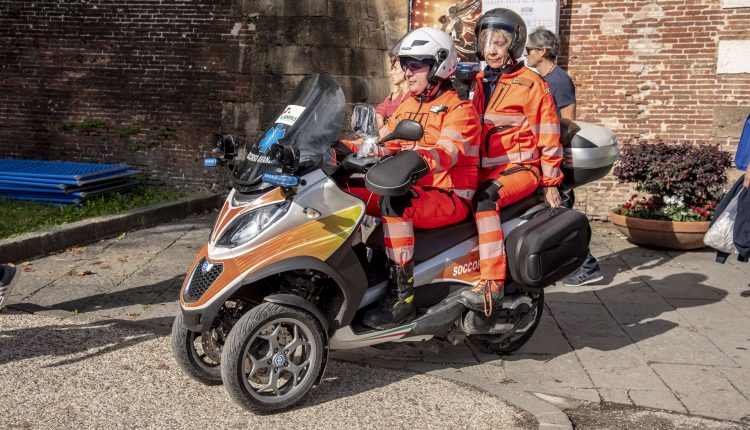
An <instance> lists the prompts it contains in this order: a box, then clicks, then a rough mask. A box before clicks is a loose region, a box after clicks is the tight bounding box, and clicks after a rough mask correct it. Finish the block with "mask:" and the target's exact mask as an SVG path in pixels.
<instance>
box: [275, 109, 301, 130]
mask: <svg viewBox="0 0 750 430" xmlns="http://www.w3.org/2000/svg"><path fill="white" fill-rule="evenodd" d="M304 111H305V108H304V106H297V105H288V106H287V107H286V109H284V111H283V112H281V115H280V116H279V119H277V120H276V124H286V125H294V123H295V122H297V120H298V119H299V117H300V116H302V112H304Z"/></svg>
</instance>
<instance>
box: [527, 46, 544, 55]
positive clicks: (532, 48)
mask: <svg viewBox="0 0 750 430" xmlns="http://www.w3.org/2000/svg"><path fill="white" fill-rule="evenodd" d="M542 49H544V48H534V47H533V46H531V47H530V46H527V47H526V48H525V49H524V50H525V51H526V54H531V51H541V50H542Z"/></svg>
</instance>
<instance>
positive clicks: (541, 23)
mask: <svg viewBox="0 0 750 430" xmlns="http://www.w3.org/2000/svg"><path fill="white" fill-rule="evenodd" d="M497 7H504V8H508V9H512V10H514V11H516V12H518V14H519V15H521V17H522V18H523V20H524V21H525V22H526V30H527V31H528V32H529V33H531V32H532V31H534V30H536V29H537V28H539V27H544V28H546V29H547V30H549V31H551V32H553V33H555V34H557V24H558V20H559V17H560V0H482V10H492V9H495V8H497Z"/></svg>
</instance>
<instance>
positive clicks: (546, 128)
mask: <svg viewBox="0 0 750 430" xmlns="http://www.w3.org/2000/svg"><path fill="white" fill-rule="evenodd" d="M531 132H532V133H534V135H536V136H538V135H539V134H552V135H558V136H559V135H560V124H537V125H534V126H532V127H531Z"/></svg>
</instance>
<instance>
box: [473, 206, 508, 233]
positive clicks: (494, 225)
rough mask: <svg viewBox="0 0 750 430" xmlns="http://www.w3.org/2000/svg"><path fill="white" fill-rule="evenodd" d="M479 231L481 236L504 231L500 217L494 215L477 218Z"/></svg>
mask: <svg viewBox="0 0 750 430" xmlns="http://www.w3.org/2000/svg"><path fill="white" fill-rule="evenodd" d="M493 212H494V211H493ZM477 231H478V232H479V234H483V233H492V232H495V231H502V227H501V226H500V217H499V216H498V215H497V213H493V214H492V215H489V216H483V217H481V218H479V217H477Z"/></svg>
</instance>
